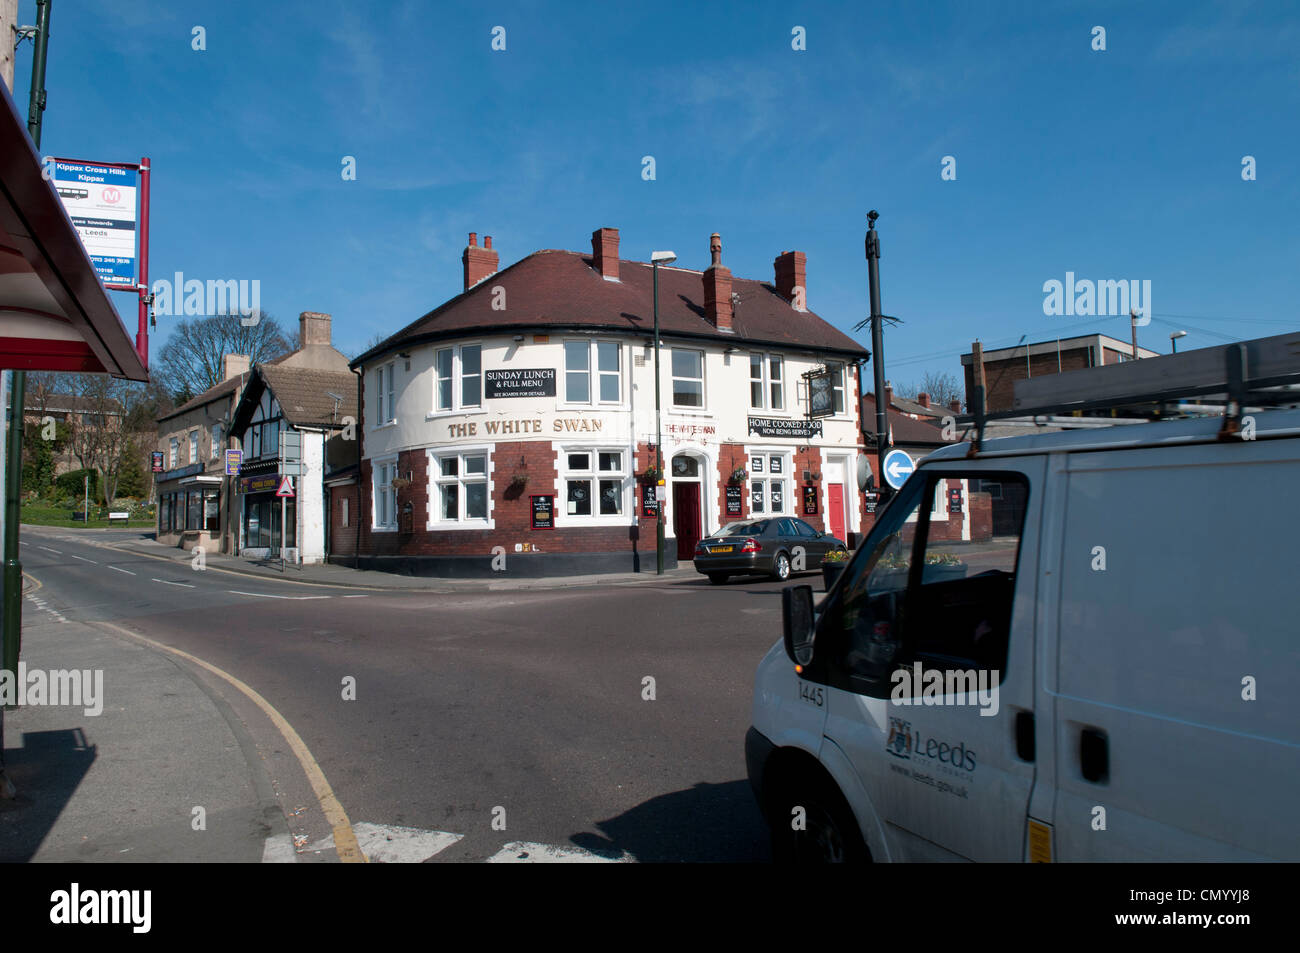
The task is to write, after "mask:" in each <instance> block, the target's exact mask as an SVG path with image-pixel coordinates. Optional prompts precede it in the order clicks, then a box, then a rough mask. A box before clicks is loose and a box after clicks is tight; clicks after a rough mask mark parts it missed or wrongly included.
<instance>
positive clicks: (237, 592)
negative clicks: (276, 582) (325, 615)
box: [226, 589, 333, 600]
mask: <svg viewBox="0 0 1300 953" xmlns="http://www.w3.org/2000/svg"><path fill="white" fill-rule="evenodd" d="M226 592H233V593H234V594H235V595H237V596H257V597H258V598H260V599H298V600H301V599H331V598H333V597H332V596H275V595H272V594H271V593H269V592H242V591H240V590H239V589H227V590H226Z"/></svg>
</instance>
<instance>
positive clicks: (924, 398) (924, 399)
mask: <svg viewBox="0 0 1300 953" xmlns="http://www.w3.org/2000/svg"><path fill="white" fill-rule="evenodd" d="M916 402H917V403H918V404H920V405H921V406H922V407H924V408H926V409H927V410H928V409H929V408H930V395H929V394H927V393H926V392H925V391H921V393H919V394H917V395H916Z"/></svg>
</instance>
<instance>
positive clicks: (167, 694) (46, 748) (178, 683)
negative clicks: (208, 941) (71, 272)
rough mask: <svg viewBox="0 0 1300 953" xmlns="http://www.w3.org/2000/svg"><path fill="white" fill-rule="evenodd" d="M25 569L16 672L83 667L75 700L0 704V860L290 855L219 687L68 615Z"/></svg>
mask: <svg viewBox="0 0 1300 953" xmlns="http://www.w3.org/2000/svg"><path fill="white" fill-rule="evenodd" d="M26 581H27V586H26V592H25V600H24V602H25V605H24V607H23V608H24V616H25V619H24V625H23V665H25V672H26V673H27V684H28V685H29V686H30V685H32V677H31V673H32V672H33V671H41V672H45V673H49V672H53V671H71V670H77V671H80V672H83V673H86V674H90V673H94V676H93V677H90V678H86V679H84V681H83V685H84V686H85V687H84V688H83V689H82V692H81V694H80V696H79V697H78V699H77V702H78V703H77V704H71V705H69V704H59V705H56V704H31V703H29V704H25V705H22V706H21V707H16V708H10V709H9V710H7V711H5V712H4V713H3V716H2V717H3V722H2V723H3V729H4V761H5V773H6V774H7V776H8V778H9V780H10V781H11V782H12V784H13V788H14V790H15V791H16V795H13V796H9V797H0V862H5V863H12V862H27V861H36V862H63V863H68V862H94V863H113V862H202V863H230V862H261V861H272V860H285V861H290V862H292V861H294V860H295V859H296V858H295V855H294V851H293V849H292V841H291V838H290V834H289V827H288V824H287V822H286V819H285V815H284V811H283V810H282V809H281V807H280V804H279V802H278V800H277V797H276V794H275V791H274V790H273V788H272V785H271V783H270V779H269V777H268V775H267V772H266V770H265V768H264V767H263V765H262V763H261V758H260V756H259V755H258V754H257V752H256V750H255V747H254V746H253V745H252V744H251V742H250V741H249V736H248V732H247V731H246V730H244V728H243V726H242V725H241V724H240V720H239V718H238V717H237V716H236V715H235V713H234V711H233V709H232V708H231V706H230V704H229V703H228V702H227V700H226V698H225V697H224V694H223V693H222V691H221V690H220V689H219V688H218V687H217V686H215V685H213V684H211V682H210V681H208V680H206V679H204V678H202V677H201V676H200V673H199V672H198V670H196V669H191V668H190V667H189V666H187V665H185V664H184V663H183V662H181V661H179V660H177V659H175V658H173V657H172V656H169V655H167V654H165V653H162V652H156V651H153V650H151V649H149V648H147V647H146V646H144V645H142V644H140V643H138V642H134V641H132V640H130V639H127V638H125V637H122V636H120V635H115V634H112V633H110V632H107V631H105V630H104V629H102V628H99V627H96V626H94V625H91V624H88V623H84V622H74V621H71V620H69V619H67V618H66V617H64V616H63V615H62V614H61V613H59V612H58V610H57V609H55V608H53V607H52V606H51V605H50V604H49V603H47V602H45V600H43V599H42V598H41V593H40V588H39V586H38V585H36V584H33V583H32V581H31V580H26ZM101 675H102V681H100V680H99V677H100V676H101ZM95 688H97V689H98V691H95V690H94V689H95ZM88 689H89V690H88ZM68 700H69V699H68V698H66V697H64V698H60V699H53V698H51V699H48V701H63V702H66V701H68ZM28 701H29V702H30V699H29V700H28ZM97 709H98V710H97ZM277 848H279V856H276V849H277Z"/></svg>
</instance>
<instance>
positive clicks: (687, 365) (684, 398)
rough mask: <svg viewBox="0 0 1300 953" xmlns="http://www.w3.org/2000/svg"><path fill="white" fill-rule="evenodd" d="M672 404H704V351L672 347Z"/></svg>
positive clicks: (682, 405) (681, 405) (685, 405)
mask: <svg viewBox="0 0 1300 953" xmlns="http://www.w3.org/2000/svg"><path fill="white" fill-rule="evenodd" d="M672 374H673V406H674V407H703V406H704V352H703V351H689V350H686V349H684V348H677V347H675V348H673V351H672Z"/></svg>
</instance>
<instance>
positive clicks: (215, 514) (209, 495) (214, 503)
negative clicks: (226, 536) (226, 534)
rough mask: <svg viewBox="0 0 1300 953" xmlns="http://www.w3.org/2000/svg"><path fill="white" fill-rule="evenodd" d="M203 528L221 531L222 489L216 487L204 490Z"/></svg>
mask: <svg viewBox="0 0 1300 953" xmlns="http://www.w3.org/2000/svg"><path fill="white" fill-rule="evenodd" d="M203 528H204V529H205V530H207V531H208V532H209V533H220V532H221V491H220V490H218V489H217V488H216V487H210V488H206V489H204V491H203Z"/></svg>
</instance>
